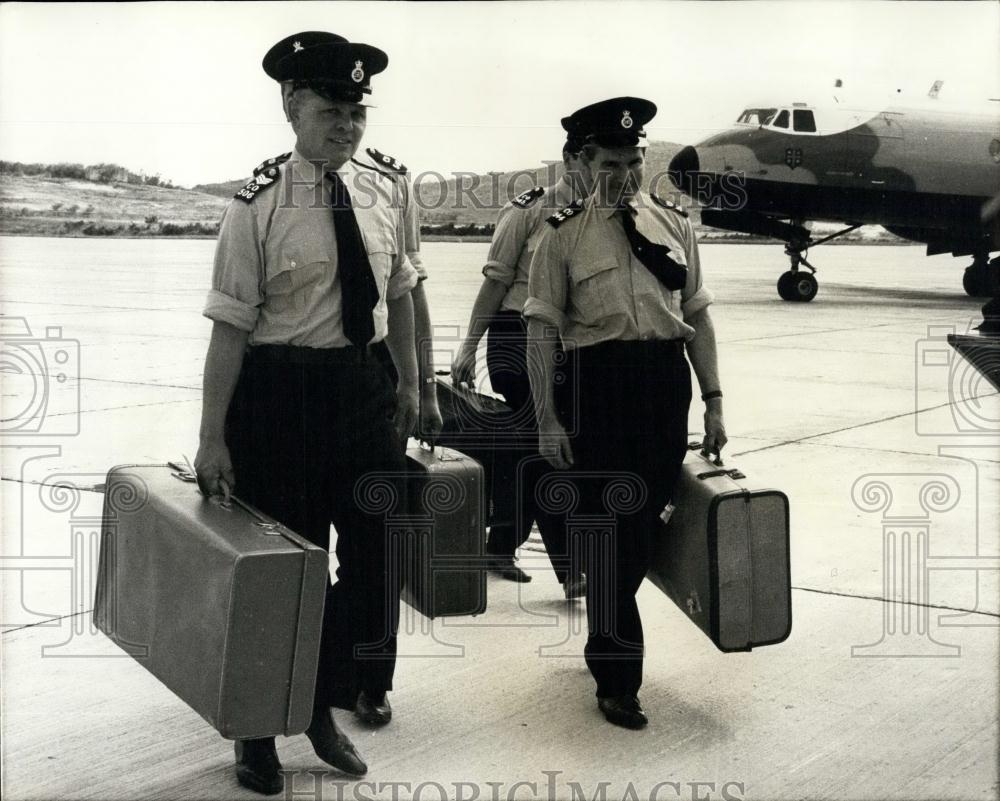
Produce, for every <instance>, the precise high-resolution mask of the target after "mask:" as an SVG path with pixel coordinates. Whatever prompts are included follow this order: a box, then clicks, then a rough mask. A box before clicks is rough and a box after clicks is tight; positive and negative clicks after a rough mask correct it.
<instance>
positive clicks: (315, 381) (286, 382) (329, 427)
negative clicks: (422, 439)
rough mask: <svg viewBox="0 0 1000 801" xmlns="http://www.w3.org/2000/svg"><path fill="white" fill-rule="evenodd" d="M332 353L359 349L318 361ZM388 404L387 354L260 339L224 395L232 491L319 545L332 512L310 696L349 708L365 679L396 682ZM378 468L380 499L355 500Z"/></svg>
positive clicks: (400, 472)
mask: <svg viewBox="0 0 1000 801" xmlns="http://www.w3.org/2000/svg"><path fill="white" fill-rule="evenodd" d="M335 355H344V356H350V355H353V356H354V357H355V358H354V359H353V360H349V359H345V361H343V362H342V363H338V362H337V361H330V362H329V363H325V362H324V359H323V357H324V356H326V357H333V356H335ZM290 358H292V359H294V360H293V361H289V359H290ZM300 360H304V361H305V362H307V363H301V361H300ZM395 404H396V396H395V392H394V391H393V389H392V386H391V384H390V381H389V378H388V376H387V375H386V372H385V370H384V368H383V367H382V364H381V363H380V362H379V361H378V360H377V359H376V358H374V357H373V356H371V355H370V354H368V353H366V351H364V350H363V349H354V348H343V349H339V348H338V349H333V350H329V351H324V350H318V349H313V348H289V347H286V346H277V347H275V346H258V347H255V348H250V349H249V350H248V353H247V356H246V358H245V360H244V363H243V367H242V371H241V373H240V377H239V382H238V384H237V387H236V390H235V393H234V396H233V399H232V402H231V403H230V406H229V412H228V415H227V418H226V444H227V445H228V447H229V450H230V455H231V458H232V460H233V468H234V471H235V474H236V487H235V492H236V494H237V495H239V497H241V498H243V499H244V500H246V501H247V502H249V503H251V504H253V505H254V506H256V507H258V508H259V509H260V510H261V511H263V512H265V513H266V514H268V515H270V516H271V517H274V518H275V519H277V520H279V521H281V522H282V523H284V524H285V525H286V526H288V527H289V528H291V529H292V530H293V531H295V532H297V533H299V534H301V535H302V536H304V537H305V538H306V539H308V540H309V541H310V542H312V543H314V544H315V545H317V546H319V547H320V548H327V549H329V546H330V524H331V523H332V524H333V525H334V526H335V527H336V529H337V544H336V556H337V562H338V566H337V580H336V582H335V583H330V582H328V584H327V590H326V600H325V607H324V616H323V632H322V638H321V642H320V658H319V670H318V672H317V677H316V703H317V704H321V705H327V706H338V707H341V708H344V709H353V708H354V704H355V701H356V700H357V696H358V692H359V691H360V690H365V691H367V692H369V693H372V694H375V695H379V694H381V693H382V692H384V691H386V690H390V689H391V688H392V676H393V671H394V668H395V660H396V631H397V628H398V623H399V593H400V571H399V568H398V565H397V563H396V561H395V557H396V554H398V552H399V551H398V548H397V547H395V546H394V545H393V543H392V539H393V537H395V536H397V532H396V531H395V530H394V527H393V526H392V525H391V520H392V517H393V515H402V514H404V513H405V508H406V507H405V501H406V496H405V481H404V476H405V468H406V465H405V461H404V456H403V446H402V443H400V442H399V438H398V436H397V435H396V432H395V429H394V428H393V426H392V415H393V413H394V411H395ZM376 473H377V474H379V479H378V480H379V481H380V482H382V485H383V487H384V486H390V487H391V489H392V491H391V492H389V493H388V495H385V494H381V493H377V492H376V493H373V494H372V497H376V496H377V497H380V498H382V499H383V501H385V502H384V503H381V505H378V506H373V504H372V503H371V502H366V503H359V498H360V497H361V496H362V494H363V491H364V486H365V485H364V482H365V481H367V480H373V479H374V475H373V474H376ZM385 482H388V483H387V484H386V483H385ZM356 493H358V494H357V495H356ZM387 499H388V500H387ZM370 500H371V499H370V498H369V501H370Z"/></svg>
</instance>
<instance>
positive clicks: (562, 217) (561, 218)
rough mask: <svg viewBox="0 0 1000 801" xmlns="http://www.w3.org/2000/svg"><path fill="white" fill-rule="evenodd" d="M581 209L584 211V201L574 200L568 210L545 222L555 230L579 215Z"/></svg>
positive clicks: (563, 210)
mask: <svg viewBox="0 0 1000 801" xmlns="http://www.w3.org/2000/svg"><path fill="white" fill-rule="evenodd" d="M581 209H583V201H582V200H574V201H573V202H572V203H570V204H569V205H568V206H567V207H566V208H564V209H560V210H559V211H557V212H556V213H555V214H553V215H552V216H551V217H549V218H547V219H546V220H545V222H547V223H548V224H549V225H551V226H552V227H553V228H558V227H559V226H560V225H562V224H563V223H564V222H566V220H568V219H569V218H570V217H572V216H574V215H575V214H577V213H578V212H579V211H580V210H581Z"/></svg>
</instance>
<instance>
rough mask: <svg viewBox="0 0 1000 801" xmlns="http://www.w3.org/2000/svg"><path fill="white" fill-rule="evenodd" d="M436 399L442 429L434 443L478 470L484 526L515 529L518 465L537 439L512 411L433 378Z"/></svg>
mask: <svg viewBox="0 0 1000 801" xmlns="http://www.w3.org/2000/svg"><path fill="white" fill-rule="evenodd" d="M437 399H438V407H439V408H440V410H441V419H442V421H443V426H442V429H441V433H440V434H438V435H437V437H435V439H434V443H435V444H436V445H444V446H446V447H448V448H455V449H457V450H459V451H461V452H462V453H464V454H466V455H467V456H470V457H471V458H473V459H475V460H476V461H477V462H479V463H480V464H481V465H482V466H483V478H484V486H485V499H486V525H487V526H501V525H508V526H513V525H515V523H516V514H515V509H516V484H515V480H516V477H517V465H518V462H519V460H520V459H521V457H522V456H524V455H533V454H534V452H535V450H536V448H537V438H536V437H535V436H534V435H528V434H525V433H524V432H523V431H520V430H519V428H518V425H517V422H518V421H517V420H516V419H515V418H516V415H515V413H514V411H513V410H512V409H511V408H510V407H509V406H507V404H505V403H504V402H503V401H501V400H499V399H497V398H493V397H490V396H489V395H483V394H481V393H479V392H475V391H474V390H471V389H466V388H464V387H456V386H455V385H454V384H452V383H451V381H450V380H448V381H443V380H442V379H440V378H438V379H437ZM522 427H523V426H522Z"/></svg>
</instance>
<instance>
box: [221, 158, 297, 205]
mask: <svg viewBox="0 0 1000 801" xmlns="http://www.w3.org/2000/svg"><path fill="white" fill-rule="evenodd" d="M291 155H292V154H291V153H284V154H282V155H280V156H276V157H275V158H273V159H268V160H267V161H265V162H264V163H263V164H261V165H260V166H259V167H257V169H255V170H254V171H253V178H251V179H250V180H249V181H247V183H246V186H244V187H243V188H242V189H241V190H240V191H239V192H237V193H236V194H235V195H233V197H234V198H238V199H239V200H242V201H243V202H244V203H250V202H252V201H253V199H254V198H255V197H257V195H258V193H260V191H261V190H263V189H266V188H267V187H269V186H270V185H271V184H273V183H274V182H275V181H277V180H278V178H279V177H280V176H281V173H280V172H279V171H278V167H279V166H280V165H281V164H283V163H284V162H286V161H288V159H289V158H290V157H291Z"/></svg>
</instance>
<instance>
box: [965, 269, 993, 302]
mask: <svg viewBox="0 0 1000 801" xmlns="http://www.w3.org/2000/svg"><path fill="white" fill-rule="evenodd" d="M988 278H989V276H988V274H987V272H986V270H981V269H978V268H976V267H966V268H965V272H964V273H962V289H964V290H965V294H966V295H968V296H969V297H970V298H983V297H986V296H987V295H988V294H989V289H988V287H989V281H988Z"/></svg>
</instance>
